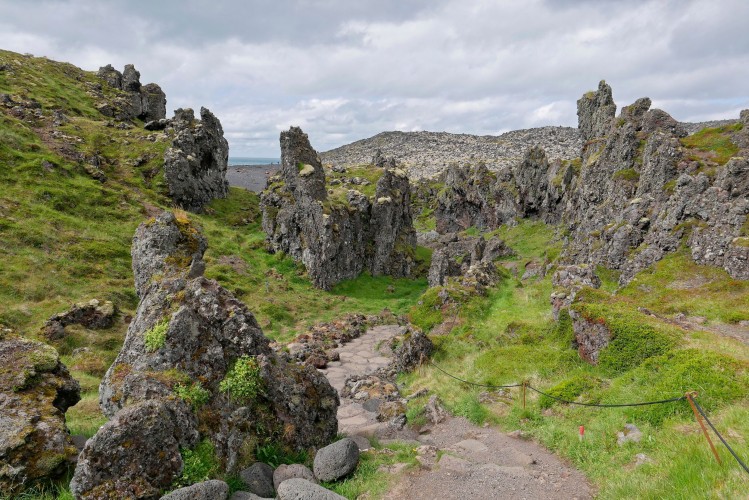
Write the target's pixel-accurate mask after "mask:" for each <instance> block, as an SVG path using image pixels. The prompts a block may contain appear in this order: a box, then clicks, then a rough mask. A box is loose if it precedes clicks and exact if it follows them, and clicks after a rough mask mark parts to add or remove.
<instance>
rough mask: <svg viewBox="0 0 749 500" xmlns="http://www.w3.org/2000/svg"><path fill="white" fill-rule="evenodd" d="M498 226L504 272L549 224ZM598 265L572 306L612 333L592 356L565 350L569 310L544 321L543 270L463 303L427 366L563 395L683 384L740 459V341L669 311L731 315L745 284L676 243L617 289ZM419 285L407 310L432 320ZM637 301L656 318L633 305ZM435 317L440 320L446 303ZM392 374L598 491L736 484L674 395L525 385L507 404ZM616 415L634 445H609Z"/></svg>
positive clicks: (740, 484)
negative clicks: (591, 359)
mask: <svg viewBox="0 0 749 500" xmlns="http://www.w3.org/2000/svg"><path fill="white" fill-rule="evenodd" d="M533 225H535V227H533ZM497 233H498V234H501V235H504V237H505V238H506V239H507V241H508V243H509V244H510V245H511V246H512V247H513V248H514V249H515V250H516V251H517V252H518V256H517V257H515V258H512V259H507V260H506V261H504V262H503V265H504V266H505V267H507V268H509V269H512V268H516V267H517V266H518V264H519V263H523V262H527V261H530V260H537V261H540V260H546V259H548V258H549V257H548V256H549V254H551V255H552V256H553V255H554V253H555V252H554V251H549V249H550V248H553V246H554V244H553V242H554V241H555V239H556V238H557V231H556V230H555V229H554V228H551V227H547V226H544V225H543V224H540V223H528V222H524V223H521V224H520V225H519V226H518V227H515V228H507V227H503V228H501V229H500V230H499V231H497ZM598 271H599V275H600V276H601V278H602V281H603V287H602V289H601V290H595V291H590V290H588V291H583V292H582V293H581V294H579V296H578V297H579V299H578V300H579V301H578V302H576V304H575V309H576V310H577V311H578V312H580V313H581V314H583V315H585V316H586V317H588V318H590V319H591V320H593V321H599V322H602V323H605V324H606V325H607V327H609V328H610V329H611V330H612V332H613V340H612V341H611V343H610V344H609V347H608V348H606V349H604V350H603V351H602V352H601V355H600V363H599V365H598V366H592V365H590V364H588V363H586V362H584V361H582V360H581V359H580V357H579V355H578V353H577V351H576V350H575V349H574V348H573V346H572V344H571V343H572V340H573V339H574V332H573V331H572V322H571V319H570V317H569V315H568V314H566V313H564V312H563V313H562V314H561V315H560V320H559V322H555V321H554V320H553V319H552V318H551V314H550V310H549V303H548V297H549V294H550V292H551V288H552V287H551V276H550V275H547V276H546V277H545V278H543V279H540V280H538V281H526V282H523V283H520V282H518V281H516V280H514V279H505V280H503V281H502V282H501V283H500V284H499V285H498V286H497V287H496V288H495V289H494V290H491V291H490V292H489V294H488V296H487V297H474V298H472V299H470V301H469V302H468V303H466V304H463V305H462V306H461V308H460V309H459V314H458V316H457V319H456V321H455V326H454V327H453V328H452V329H451V332H450V333H449V334H447V335H440V336H436V337H434V338H433V339H434V341H435V343H436V344H437V347H438V349H437V352H436V354H435V356H434V361H435V363H436V364H438V365H439V366H440V367H441V368H443V369H445V370H447V371H448V372H450V373H452V374H455V375H456V376H458V377H461V378H463V379H466V380H470V381H474V382H477V383H480V384H492V385H502V384H514V383H520V382H522V381H524V380H527V381H528V382H529V383H530V384H531V385H533V386H534V387H537V388H538V389H540V390H542V391H544V392H547V393H549V394H551V395H554V396H557V397H560V398H563V399H566V400H571V401H584V402H593V403H602V404H617V403H629V402H640V401H652V400H659V399H665V398H671V397H678V396H682V395H683V394H684V393H685V392H687V391H691V390H694V391H697V392H698V393H699V396H698V397H699V401H700V404H701V405H702V406H703V407H704V408H705V409H706V410H707V411H708V412H709V414H710V417H711V419H713V420H714V421H716V422H715V423H716V425H717V426H718V428H719V429H721V430H723V431H724V433H730V435H731V436H733V438H732V439H731V438H728V439H729V441H730V442H731V444H732V445H733V446H734V447H735V448H736V450H737V452H738V453H740V454H741V455H742V456H744V457H747V456H749V445H747V444H746V443H745V442H744V440H743V439H741V438H740V437H738V436H741V435H746V433H747V432H749V396H747V394H746V392H745V390H744V391H742V388H745V387H747V385H748V384H749V347H747V346H746V345H744V344H741V343H740V342H738V341H735V340H733V339H730V338H727V337H720V336H716V335H714V334H712V333H709V332H707V331H699V329H697V330H696V331H694V330H684V329H682V328H680V327H678V326H676V325H675V324H674V323H673V322H672V321H670V320H669V316H671V315H674V314H676V313H678V312H683V313H684V314H688V315H701V316H704V317H706V318H707V319H708V323H707V324H706V326H705V328H709V327H710V322H714V323H715V324H721V323H730V322H735V321H737V320H738V319H739V318H742V319H743V318H744V314H745V313H744V311H746V310H747V305H749V304H747V302H746V301H747V300H749V291H748V290H747V288H746V286H747V285H746V283H745V282H741V281H737V280H732V279H731V278H730V277H729V276H728V275H727V274H726V273H725V272H724V271H722V270H720V269H716V268H710V267H706V266H698V265H696V264H694V262H693V261H692V260H691V258H690V256H689V255H688V254H687V252H686V251H679V252H676V253H674V254H671V255H669V256H667V257H666V258H665V259H664V260H663V261H661V262H659V263H658V264H656V265H655V266H653V268H652V269H648V270H646V271H643V272H642V273H640V274H639V275H637V276H636V278H635V279H634V280H633V281H632V282H631V283H630V284H629V285H627V286H625V287H623V288H621V289H620V290H619V291H618V292H616V293H614V292H615V291H616V290H617V288H618V284H617V282H618V274H617V273H615V272H609V271H606V270H604V269H603V268H600V269H599V270H598ZM432 293H433V292H432V291H429V292H427V294H425V296H423V297H422V306H419V307H416V308H414V310H412V313H411V315H412V319H414V317H416V318H417V319H420V320H421V321H422V323H425V322H426V323H430V322H431V323H434V322H439V320H440V319H441V316H442V314H443V313H442V312H441V311H439V310H434V309H431V310H430V307H426V308H425V307H423V306H424V305H427V306H431V305H432V304H434V303H437V302H436V299H435V298H434V297H432V296H431V294H432ZM638 307H646V308H648V309H649V310H651V311H653V312H654V313H656V314H657V315H658V316H650V315H647V314H644V313H642V312H640V311H638ZM414 312H417V313H418V314H416V316H415V315H414ZM419 314H420V315H419ZM430 314H431V315H432V316H430ZM661 315H662V316H661ZM444 316H445V319H447V321H448V325H450V324H452V320H451V317H452V313H451V312H449V313H445V314H444ZM400 381H401V382H402V383H404V384H405V385H406V387H407V388H408V389H409V390H411V391H414V392H415V391H416V390H418V389H419V388H421V387H429V388H430V389H433V390H435V391H436V392H437V394H438V395H439V397H440V398H441V399H442V400H443V401H444V402H445V404H446V406H447V407H448V408H449V409H450V410H451V411H452V412H453V413H455V414H460V415H464V416H466V417H467V418H469V419H471V420H472V421H474V422H477V423H482V422H490V423H492V422H496V423H497V424H498V425H499V426H500V427H502V428H503V429H504V430H506V431H509V430H515V429H521V430H523V432H526V433H528V434H529V435H531V436H532V437H533V438H534V439H537V440H539V441H540V442H542V443H543V444H544V445H546V446H548V447H549V448H550V449H552V450H554V451H555V452H557V453H559V454H561V455H563V456H565V457H567V458H568V459H569V460H571V461H572V462H573V463H574V465H575V466H576V467H579V468H580V469H582V470H583V471H584V472H585V473H586V474H587V475H588V476H589V477H590V478H591V480H592V481H593V482H594V484H595V485H596V486H597V488H598V490H599V495H600V496H602V497H604V498H642V497H646V498H659V497H664V496H665V497H669V496H674V495H676V496H680V495H681V496H687V497H688V496H690V495H698V492H700V491H701V492H720V494H721V495H723V496H726V497H732V496H737V495H738V496H740V495H741V494H743V491H744V489H745V484H744V479H743V476H742V474H743V473H742V472H741V471H740V470H738V468H737V466H736V464H735V463H731V460H732V459H731V457H730V456H729V455H728V453H727V452H726V451H725V450H720V451H719V452H720V454H721V456H722V457H723V458H724V461H725V462H728V463H725V464H724V465H723V466H721V465H718V464H717V463H716V462H715V460H714V458H712V456H711V455H710V452H709V449H708V447H707V446H706V444H705V442H704V438H703V437H702V436H701V435H700V434H698V433H697V432H696V431H697V429H698V427H697V424H696V423H695V422H694V417H693V416H692V412H691V410H690V408H689V405H688V404H687V403H686V402H685V401H679V402H675V403H668V404H663V405H652V406H642V407H626V408H606V409H603V408H600V409H594V408H587V407H579V406H574V405H567V404H564V403H560V402H557V401H554V400H552V399H551V398H546V397H541V396H539V395H537V394H535V393H533V392H531V391H529V392H528V393H527V395H526V398H527V405H528V407H527V409H526V410H523V409H522V404H521V402H520V401H521V397H520V395H521V391H520V389H513V392H514V402H504V401H503V400H501V399H498V401H497V402H494V403H480V402H479V400H478V394H479V393H480V390H479V389H474V388H471V387H469V386H466V385H465V384H462V383H460V382H457V381H456V380H454V379H452V378H449V377H447V376H446V375H444V374H443V373H441V372H440V371H438V370H436V369H435V368H433V367H425V368H422V369H421V370H420V371H419V372H416V373H411V374H408V375H403V376H401V379H400ZM424 403H425V401H424V398H417V399H416V400H413V401H411V402H409V406H408V416H409V418H412V419H413V420H415V421H416V423H417V424H418V423H419V422H420V420H419V419H421V421H423V418H424V417H423V415H422V413H421V408H422V407H423V405H424ZM625 423H634V424H635V425H637V426H638V427H639V428H640V429H641V430H642V431H643V433H644V438H643V440H642V441H641V442H640V443H631V444H628V445H627V446H618V445H617V444H616V434H617V432H619V431H621V430H622V429H623V427H624V424H625ZM580 425H585V428H586V439H585V440H584V441H582V442H581V441H579V440H578V438H577V432H576V431H577V428H578V427H579V426H580ZM638 453H645V454H646V455H647V456H648V457H650V459H652V462H651V463H648V464H645V465H642V466H638V467H636V468H635V467H634V462H635V455H636V454H638ZM687 456H688V458H687ZM695 462H696V463H695ZM696 470H699V471H700V472H699V473H695V471H696ZM681 481H683V483H682V482H681Z"/></svg>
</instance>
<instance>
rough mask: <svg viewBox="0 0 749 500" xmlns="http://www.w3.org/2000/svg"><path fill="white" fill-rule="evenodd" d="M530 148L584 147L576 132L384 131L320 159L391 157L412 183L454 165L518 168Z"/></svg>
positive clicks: (354, 161) (570, 150) (575, 150)
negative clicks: (482, 164) (517, 165)
mask: <svg viewBox="0 0 749 500" xmlns="http://www.w3.org/2000/svg"><path fill="white" fill-rule="evenodd" d="M532 146H540V147H542V148H544V150H545V151H546V153H547V155H548V156H549V157H550V158H559V159H565V160H571V159H572V158H575V157H577V156H579V154H580V147H581V146H582V142H581V140H580V135H579V133H578V131H577V129H575V128H570V127H541V128H531V129H526V130H513V131H512V132H506V133H504V134H502V135H498V136H491V135H484V136H478V135H469V134H449V133H447V132H382V133H381V134H377V135H376V136H374V137H370V138H369V139H363V140H361V141H356V142H353V143H351V144H348V145H346V146H341V147H339V148H336V149H332V150H330V151H326V152H324V153H321V154H320V158H321V159H322V161H323V163H325V164H332V165H340V166H351V165H361V164H367V163H370V162H372V158H373V157H374V156H375V154H376V153H377V151H380V152H381V154H383V155H385V156H393V157H395V158H396V160H397V161H398V164H399V165H400V166H401V167H402V168H404V169H405V170H406V172H407V173H408V176H409V177H410V178H412V179H423V178H433V177H436V176H437V175H439V174H440V173H441V172H442V171H443V170H444V169H445V168H447V166H448V165H450V164H452V163H457V164H460V165H462V164H465V163H471V164H476V163H479V162H484V163H485V164H486V166H487V168H489V169H490V170H498V169H499V168H501V167H506V166H510V165H513V164H514V163H517V162H518V161H520V160H521V159H522V158H523V155H524V154H525V152H526V151H527V150H528V148H530V147H532Z"/></svg>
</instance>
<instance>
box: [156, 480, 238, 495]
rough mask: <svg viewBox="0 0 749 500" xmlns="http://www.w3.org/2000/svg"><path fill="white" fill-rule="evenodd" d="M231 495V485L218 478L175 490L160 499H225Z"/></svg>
mask: <svg viewBox="0 0 749 500" xmlns="http://www.w3.org/2000/svg"><path fill="white" fill-rule="evenodd" d="M228 496H229V485H228V484H226V483H225V482H223V481H219V480H217V479H211V480H209V481H203V482H200V483H196V484H193V485H190V486H185V487H184V488H180V489H178V490H174V491H172V492H171V493H169V494H168V495H164V496H163V497H161V499H160V500H225V499H226V497H228Z"/></svg>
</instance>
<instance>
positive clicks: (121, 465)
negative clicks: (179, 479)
mask: <svg viewBox="0 0 749 500" xmlns="http://www.w3.org/2000/svg"><path fill="white" fill-rule="evenodd" d="M197 441H198V431H197V425H196V421H195V417H194V415H193V414H192V412H191V411H190V408H189V406H188V405H187V404H186V403H184V402H183V401H179V400H176V399H174V398H171V399H170V398H162V399H150V400H146V401H141V402H139V403H136V404H133V405H131V406H128V407H127V408H125V409H124V410H122V411H121V412H119V413H117V414H116V415H115V416H114V418H112V420H110V421H109V422H107V423H106V424H104V425H103V426H102V427H101V428H100V429H99V431H98V432H97V433H96V435H95V436H94V437H92V438H91V439H89V440H88V441H87V442H86V446H85V447H84V448H83V451H82V452H81V455H80V456H79V457H78V465H77V467H76V469H75V475H74V476H73V480H72V481H71V482H70V491H71V492H72V493H73V495H75V497H76V498H83V499H89V498H90V499H95V498H159V492H160V491H161V490H163V489H166V488H168V487H169V485H170V484H171V483H172V481H173V480H174V478H175V477H176V476H177V475H178V474H179V473H180V472H181V471H182V467H183V462H182V456H181V455H180V448H183V447H184V448H189V447H192V446H193V445H195V444H196V443H197Z"/></svg>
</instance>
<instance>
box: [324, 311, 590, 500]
mask: <svg viewBox="0 0 749 500" xmlns="http://www.w3.org/2000/svg"><path fill="white" fill-rule="evenodd" d="M402 332H403V328H402V327H399V326H397V325H385V326H377V327H374V328H371V329H369V330H368V331H367V332H366V333H365V334H364V335H362V336H361V337H359V338H357V339H354V340H353V341H351V342H350V343H348V344H346V345H344V346H343V347H341V348H340V349H339V353H340V356H341V358H340V361H336V362H331V363H328V368H326V369H324V370H320V371H321V372H322V373H324V374H325V375H326V376H327V377H328V380H329V381H330V383H331V385H332V386H333V387H335V388H336V390H338V391H339V393H340V391H341V389H342V388H343V387H344V384H345V381H346V377H348V376H349V375H354V374H356V375H365V374H368V373H371V372H374V371H375V370H377V369H378V368H380V367H384V366H387V364H388V362H389V361H390V358H389V356H388V354H389V353H388V352H387V348H383V349H382V350H380V346H383V345H385V342H386V341H387V340H388V339H390V338H391V337H393V336H395V335H398V334H400V333H402ZM367 406H368V404H367V402H365V403H364V404H359V403H357V402H355V401H353V400H351V399H350V398H341V406H340V407H339V409H338V428H339V432H341V433H343V434H346V435H349V436H366V437H372V436H375V435H378V432H379V431H381V430H384V429H385V427H386V424H384V423H380V422H377V420H376V419H375V415H376V413H375V412H376V408H368V407H367ZM397 437H398V438H400V439H405V440H411V441H412V442H413V444H414V447H415V448H416V449H417V452H418V456H417V458H418V460H419V462H420V463H421V467H420V468H416V469H414V468H411V469H406V470H405V471H403V472H401V471H402V470H403V467H393V471H394V472H395V473H394V475H393V483H394V484H393V487H392V488H391V489H390V491H389V493H388V494H387V495H386V496H385V498H386V499H388V500H398V499H404V498H408V499H413V500H420V499H423V500H433V499H436V498H439V499H446V500H450V499H455V500H464V499H465V498H472V499H477V500H490V499H505V498H506V499H536V498H544V499H546V498H551V499H587V498H592V497H593V489H592V488H591V486H590V484H589V483H588V480H587V479H586V477H585V476H584V475H583V474H582V473H581V472H580V471H578V470H576V469H574V468H573V467H570V466H569V465H568V464H566V463H564V462H563V461H562V460H561V459H560V458H559V457H557V456H556V455H554V454H553V453H550V452H549V451H547V450H546V449H545V448H543V447H541V446H540V445H538V444H536V443H534V442H532V441H526V440H523V439H519V438H516V437H510V436H508V435H506V434H504V433H501V432H498V431H497V430H496V429H493V428H489V427H477V426H475V425H473V424H471V423H470V422H469V421H467V420H466V419H464V418H462V417H461V418H453V417H448V418H447V419H446V420H445V421H443V422H441V423H439V424H436V425H433V426H431V427H427V428H424V429H422V430H421V432H420V433H416V432H414V431H412V430H409V429H408V428H406V429H405V430H404V431H402V434H401V435H399V436H397ZM438 451H440V452H441V453H439V454H438V453H437V452H438ZM438 455H439V458H438ZM382 473H383V474H387V473H388V472H386V471H383V472H382Z"/></svg>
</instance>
